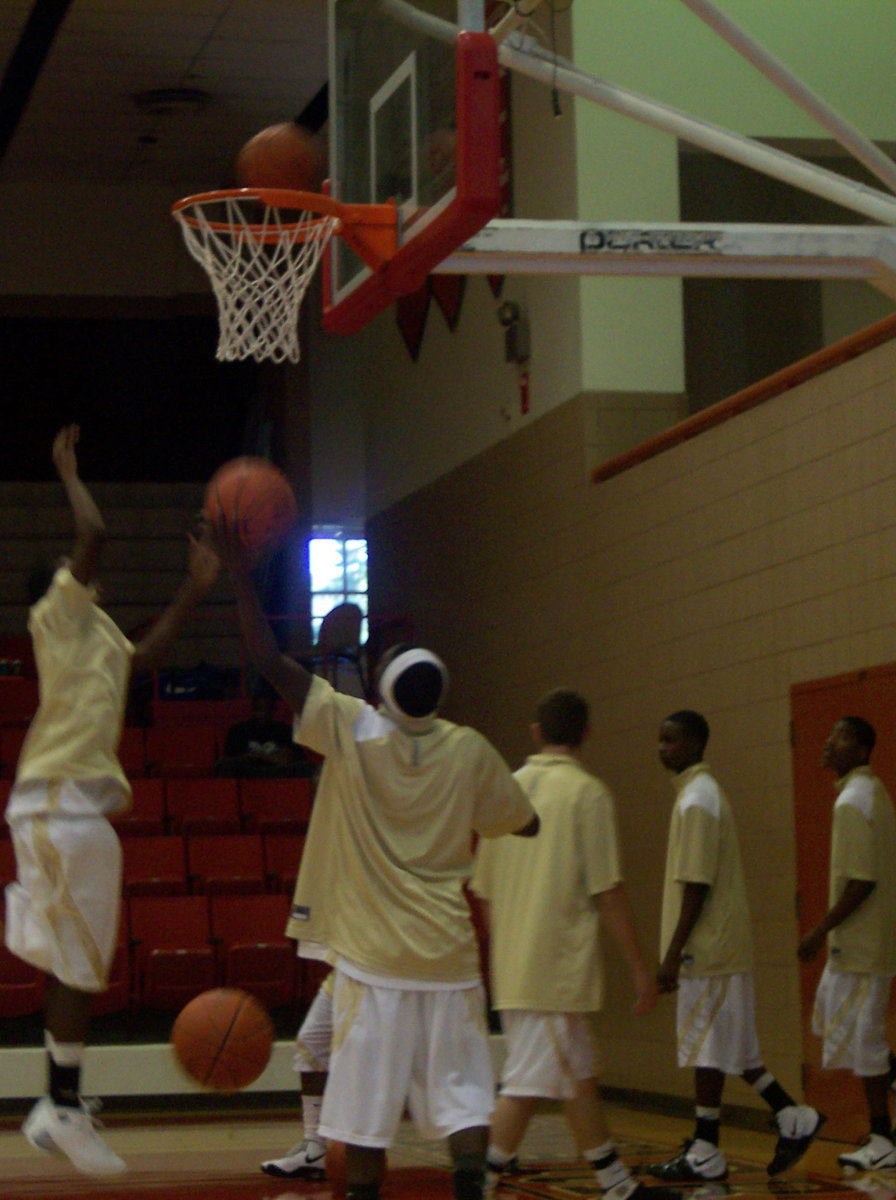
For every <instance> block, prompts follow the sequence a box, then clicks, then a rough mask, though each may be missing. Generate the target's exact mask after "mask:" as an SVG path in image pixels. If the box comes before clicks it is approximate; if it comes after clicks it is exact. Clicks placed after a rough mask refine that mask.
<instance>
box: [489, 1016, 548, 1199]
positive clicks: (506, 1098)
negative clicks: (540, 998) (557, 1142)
mask: <svg viewBox="0 0 896 1200" xmlns="http://www.w3.org/2000/svg"><path fill="white" fill-rule="evenodd" d="M500 1017H501V1029H502V1031H503V1033H504V1040H505V1045H506V1047H507V1057H506V1059H505V1061H504V1070H503V1073H502V1077H501V1084H500V1089H499V1093H500V1094H499V1096H498V1102H497V1104H496V1105H495V1111H494V1112H493V1113H492V1119H491V1131H490V1135H489V1144H488V1156H487V1158H488V1161H487V1173H488V1175H487V1178H488V1183H489V1186H490V1187H491V1188H494V1187H495V1185H496V1184H497V1182H498V1180H499V1179H500V1177H501V1176H502V1175H508V1174H512V1173H513V1172H514V1171H515V1170H516V1169H517V1158H516V1151H517V1148H518V1146H519V1144H520V1142H521V1141H522V1140H523V1136H524V1134H525V1132H526V1130H527V1128H528V1126H529V1122H530V1121H531V1119H532V1114H533V1113H534V1111H535V1106H536V1104H537V1102H538V1099H539V1092H538V1086H540V1084H539V1085H537V1086H536V1087H534V1088H533V1087H532V1086H530V1081H529V1079H528V1074H527V1070H526V1067H525V1066H523V1065H521V1063H520V1060H521V1059H523V1058H524V1057H525V1054H526V1051H527V1049H528V1048H529V1047H530V1045H531V1037H530V1034H531V1031H530V1030H529V1027H528V1025H527V1018H526V1016H525V1014H523V1013H521V1012H519V1011H516V1010H508V1011H505V1012H502V1013H501V1014H500Z"/></svg>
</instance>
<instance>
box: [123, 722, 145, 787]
mask: <svg viewBox="0 0 896 1200" xmlns="http://www.w3.org/2000/svg"><path fill="white" fill-rule="evenodd" d="M118 761H119V762H120V763H121V767H122V770H123V771H124V773H125V775H127V776H128V778H129V779H130V778H133V776H135V775H143V774H144V772H145V771H146V739H145V736H144V732H143V730H142V729H141V728H140V727H139V726H138V725H126V726H125V727H124V729H122V731H121V741H120V742H119V743H118Z"/></svg>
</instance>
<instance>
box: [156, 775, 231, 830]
mask: <svg viewBox="0 0 896 1200" xmlns="http://www.w3.org/2000/svg"><path fill="white" fill-rule="evenodd" d="M165 807H166V811H167V813H168V825H169V828H170V830H171V832H172V833H183V834H188V835H190V836H192V835H194V834H211V833H239V832H240V830H241V823H240V808H239V792H238V789H237V781H236V780H235V779H212V778H207V779H169V780H167V781H166V786H165Z"/></svg>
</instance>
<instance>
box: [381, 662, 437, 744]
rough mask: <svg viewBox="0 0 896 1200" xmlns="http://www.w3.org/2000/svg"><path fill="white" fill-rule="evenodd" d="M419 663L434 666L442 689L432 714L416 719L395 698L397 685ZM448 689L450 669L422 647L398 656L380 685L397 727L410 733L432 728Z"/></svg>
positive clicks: (386, 705) (384, 702)
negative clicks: (440, 680)
mask: <svg viewBox="0 0 896 1200" xmlns="http://www.w3.org/2000/svg"><path fill="white" fill-rule="evenodd" d="M418 663H429V664H430V665H431V666H434V667H435V668H436V669H437V670H438V671H439V673H440V675H441V676H442V687H441V690H440V692H439V696H438V699H437V701H436V704H435V705H434V707H433V709H432V712H429V713H426V714H424V715H423V716H416V717H414V716H409V715H408V714H407V713H406V712H404V711H403V710H402V708H401V707H400V705H399V703H398V701H397V700H396V698H395V684H396V683H397V682H398V680H399V678H400V677H401V676H402V675H403V674H404V672H405V671H407V670H408V668H409V667H415V666H417V664H418ZM447 689H448V668H447V667H446V666H445V664H444V663H443V662H442V660H441V659H440V658H439V657H438V655H436V654H433V652H432V651H431V650H424V649H423V648H422V647H415V648H414V649H412V650H404V651H403V652H402V653H401V654H396V656H395V657H394V658H393V659H392V661H391V662H390V663H389V665H388V666H387V667H386V669H385V671H383V673H382V675H381V677H380V685H379V690H380V698H381V699H382V702H383V707H384V708H385V709H386V712H388V714H389V716H390V717H391V718H392V719H393V721H395V723H396V724H397V725H400V726H401V727H402V729H405V730H407V731H408V732H409V733H425V732H426V730H427V729H430V728H431V727H432V724H433V721H434V720H435V717H436V713H437V712H438V710H439V705H440V704H441V702H442V698H443V697H444V695H445V692H446V691H447Z"/></svg>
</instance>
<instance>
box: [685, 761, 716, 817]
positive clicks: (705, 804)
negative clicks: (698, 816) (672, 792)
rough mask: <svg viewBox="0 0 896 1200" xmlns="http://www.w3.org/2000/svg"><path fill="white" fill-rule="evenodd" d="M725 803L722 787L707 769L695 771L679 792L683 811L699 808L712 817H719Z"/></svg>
mask: <svg viewBox="0 0 896 1200" xmlns="http://www.w3.org/2000/svg"><path fill="white" fill-rule="evenodd" d="M723 804H724V796H723V793H722V789H721V788H720V787H719V784H718V781H717V780H716V779H715V778H714V777H713V775H712V774H710V772H709V771H707V770H702V771H697V772H695V773H694V774H693V775H692V776H691V777H690V778H689V779H688V780H687V781H686V782H685V784H684V786H683V787H682V789H681V791H680V792H679V794H678V807H679V808H680V809H681V811H682V812H685V811H687V810H688V809H699V810H702V811H703V812H706V813H708V814H709V815H710V816H712V817H719V816H720V815H721V812H722V806H723Z"/></svg>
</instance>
